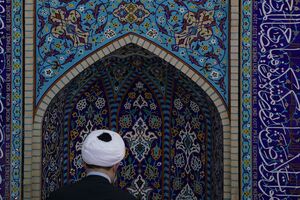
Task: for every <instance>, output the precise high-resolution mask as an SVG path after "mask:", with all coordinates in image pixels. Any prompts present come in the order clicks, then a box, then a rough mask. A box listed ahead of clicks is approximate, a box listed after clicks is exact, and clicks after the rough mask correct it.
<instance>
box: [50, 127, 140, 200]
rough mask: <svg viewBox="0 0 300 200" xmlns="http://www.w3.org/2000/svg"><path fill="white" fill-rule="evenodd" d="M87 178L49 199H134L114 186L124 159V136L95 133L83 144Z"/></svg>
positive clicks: (103, 131)
mask: <svg viewBox="0 0 300 200" xmlns="http://www.w3.org/2000/svg"><path fill="white" fill-rule="evenodd" d="M81 153H82V159H83V161H84V162H85V164H86V167H87V177H85V178H83V179H82V180H80V181H79V182H77V183H75V184H71V185H68V186H65V187H63V188H61V189H59V190H58V191H56V192H54V193H52V194H51V195H50V197H49V199H48V200H68V199H70V200H79V199H80V200H118V199H120V200H134V199H135V198H134V197H133V196H131V195H130V194H129V193H128V192H125V191H122V190H120V189H118V188H116V187H114V186H113V185H112V183H113V182H114V180H115V177H116V172H117V168H118V166H119V164H120V162H121V160H123V158H124V156H125V144H124V141H123V139H122V137H121V136H120V135H119V134H118V133H116V132H113V131H109V130H97V131H92V132H91V133H90V134H89V135H88V136H87V137H86V139H85V140H84V142H83V145H82V150H81Z"/></svg>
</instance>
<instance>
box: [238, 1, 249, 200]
mask: <svg viewBox="0 0 300 200" xmlns="http://www.w3.org/2000/svg"><path fill="white" fill-rule="evenodd" d="M251 2H252V1H251V0H243V1H242V2H241V3H242V4H241V11H240V12H241V29H240V30H241V33H240V36H241V41H240V44H241V47H240V48H241V52H242V55H241V64H242V70H241V72H240V73H241V83H242V84H241V94H242V100H241V112H242V113H241V130H242V134H241V141H242V144H241V149H240V151H241V162H242V163H241V165H240V167H241V169H240V172H241V196H242V199H247V200H248V199H251V192H252V180H251V179H252V178H251V177H252V163H251V161H252V160H251V112H252V110H251V43H250V41H251V18H252V7H251V6H252V3H251Z"/></svg>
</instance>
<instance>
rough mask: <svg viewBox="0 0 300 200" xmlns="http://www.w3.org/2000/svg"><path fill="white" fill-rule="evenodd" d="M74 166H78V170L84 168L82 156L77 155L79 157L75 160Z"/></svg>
mask: <svg viewBox="0 0 300 200" xmlns="http://www.w3.org/2000/svg"><path fill="white" fill-rule="evenodd" d="M73 164H74V165H75V166H76V168H77V169H80V168H82V167H83V164H82V157H81V154H80V155H77V156H76V157H75V158H74V160H73Z"/></svg>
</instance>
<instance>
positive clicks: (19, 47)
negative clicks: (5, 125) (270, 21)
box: [10, 0, 23, 199]
mask: <svg viewBox="0 0 300 200" xmlns="http://www.w3.org/2000/svg"><path fill="white" fill-rule="evenodd" d="M11 4H12V10H11V12H12V13H11V14H12V16H13V17H12V21H11V22H12V30H11V31H12V36H11V44H12V57H11V59H12V66H11V67H12V77H11V89H12V96H11V99H12V101H11V113H12V115H11V120H12V123H11V159H10V166H11V172H10V173H11V174H10V185H11V186H10V187H11V188H10V197H11V198H13V199H16V198H20V196H21V191H22V188H21V187H22V141H23V134H22V133H23V131H22V129H23V127H22V124H23V99H22V98H23V84H22V80H23V70H22V66H23V41H22V40H23V7H22V5H23V1H22V0H13V1H11Z"/></svg>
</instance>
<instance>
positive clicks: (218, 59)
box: [36, 0, 228, 103]
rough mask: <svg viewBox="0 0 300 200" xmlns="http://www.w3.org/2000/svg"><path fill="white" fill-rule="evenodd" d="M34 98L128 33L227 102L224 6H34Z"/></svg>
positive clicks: (61, 0) (209, 1) (211, 1)
mask: <svg viewBox="0 0 300 200" xmlns="http://www.w3.org/2000/svg"><path fill="white" fill-rule="evenodd" d="M36 18H37V23H36V49H37V51H36V61H37V63H36V64H37V69H36V82H37V85H36V97H37V101H36V103H37V102H38V101H39V99H40V98H41V96H42V95H43V94H44V92H45V91H46V90H47V89H48V88H49V87H50V86H51V84H52V83H53V82H54V81H55V80H56V79H58V78H59V77H60V76H61V75H62V74H63V73H64V72H66V71H67V70H68V69H69V68H71V67H72V66H73V65H74V64H75V63H77V62H78V61H80V60H81V59H82V58H84V57H85V56H87V55H89V54H90V53H92V52H94V51H96V50H97V49H99V48H101V47H103V46H105V45H106V44H108V43H110V42H112V41H114V40H115V39H116V38H119V37H121V36H124V35H126V34H128V33H134V34H137V35H139V36H141V37H144V38H146V39H148V40H150V41H152V42H154V43H156V44H158V46H161V47H162V48H164V49H166V50H167V51H170V52H171V53H173V54H174V55H175V56H177V57H179V58H180V59H182V60H183V61H184V62H186V63H187V64H188V65H190V66H192V68H194V69H195V70H196V71H198V72H199V73H200V74H202V76H203V77H204V78H205V79H207V80H208V81H209V82H210V83H211V84H212V85H213V86H214V87H215V88H216V90H217V91H218V92H219V93H220V94H221V96H222V97H223V98H224V100H225V102H228V1H227V0H223V1H215V0H203V1H177V0H175V1H173V0H172V1H171V0H168V1H165V0H157V1H148V0H139V1H131V0H124V1H111V0H105V1H97V0H86V1H72V0H68V1H66V0H53V1H36Z"/></svg>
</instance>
